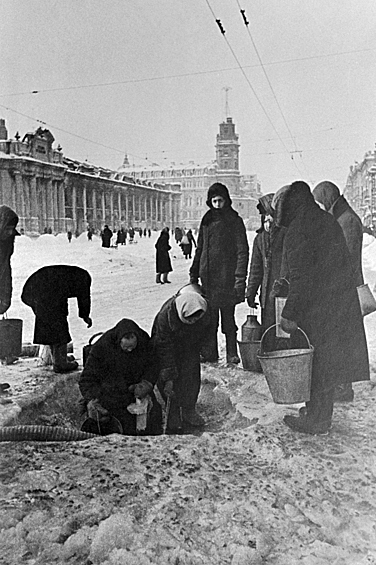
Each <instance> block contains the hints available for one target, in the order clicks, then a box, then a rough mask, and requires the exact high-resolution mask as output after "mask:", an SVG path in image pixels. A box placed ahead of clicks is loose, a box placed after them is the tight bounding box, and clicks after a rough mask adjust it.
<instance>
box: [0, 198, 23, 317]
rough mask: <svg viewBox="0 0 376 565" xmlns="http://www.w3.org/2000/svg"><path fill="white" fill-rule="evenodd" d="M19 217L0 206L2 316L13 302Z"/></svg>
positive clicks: (0, 291)
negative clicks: (14, 259)
mask: <svg viewBox="0 0 376 565" xmlns="http://www.w3.org/2000/svg"><path fill="white" fill-rule="evenodd" d="M17 223H18V216H17V214H16V212H14V211H13V210H12V209H11V208H9V207H8V206H5V205H3V206H0V314H4V313H5V312H6V311H7V310H8V308H9V307H10V304H11V301H12V268H11V264H10V258H11V256H12V254H13V250H14V238H15V237H16V235H20V234H19V233H18V231H17V230H16V226H17Z"/></svg>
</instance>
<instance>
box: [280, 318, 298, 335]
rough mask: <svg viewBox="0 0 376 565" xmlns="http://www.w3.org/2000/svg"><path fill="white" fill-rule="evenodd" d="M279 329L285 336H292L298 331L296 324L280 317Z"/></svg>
mask: <svg viewBox="0 0 376 565" xmlns="http://www.w3.org/2000/svg"><path fill="white" fill-rule="evenodd" d="M281 328H282V329H283V331H284V332H286V333H287V334H292V333H294V332H295V331H296V330H297V329H298V324H297V323H296V322H294V320H288V319H287V318H283V317H282V316H281Z"/></svg>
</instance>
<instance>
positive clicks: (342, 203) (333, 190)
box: [312, 181, 364, 402]
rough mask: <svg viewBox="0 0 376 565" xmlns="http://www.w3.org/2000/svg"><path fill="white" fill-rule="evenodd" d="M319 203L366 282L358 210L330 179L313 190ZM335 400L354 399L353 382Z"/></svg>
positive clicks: (355, 270) (341, 387)
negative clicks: (339, 234) (335, 223)
mask: <svg viewBox="0 0 376 565" xmlns="http://www.w3.org/2000/svg"><path fill="white" fill-rule="evenodd" d="M312 194H313V196H314V198H315V200H316V202H318V203H319V204H322V205H323V206H324V208H325V210H326V211H327V212H329V214H332V216H333V217H334V218H335V219H336V220H337V222H338V223H339V225H340V226H341V228H342V231H343V235H344V236H345V240H346V243H347V247H348V250H349V252H350V256H351V264H352V268H353V273H354V278H355V284H356V286H361V285H362V284H364V279H363V270H362V245H363V225H362V221H361V219H360V218H359V216H358V215H357V214H356V212H355V211H354V210H353V209H352V208H351V206H350V204H349V203H348V202H347V200H346V198H345V197H344V196H341V195H340V192H339V188H338V187H337V186H336V185H335V184H334V183H332V182H330V181H323V182H320V183H319V184H318V185H317V186H316V187H315V188H314V189H313V191H312ZM334 400H335V401H342V402H349V401H350V402H351V401H352V400H354V391H353V389H352V385H351V383H346V384H343V385H339V386H338V387H337V388H336V391H335V396H334Z"/></svg>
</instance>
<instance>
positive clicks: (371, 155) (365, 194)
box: [343, 147, 376, 231]
mask: <svg viewBox="0 0 376 565" xmlns="http://www.w3.org/2000/svg"><path fill="white" fill-rule="evenodd" d="M343 193H344V196H345V197H346V199H347V200H348V202H349V204H350V206H351V207H352V208H353V209H354V210H355V212H356V213H357V214H358V216H359V217H360V218H361V220H362V222H363V225H364V226H365V227H367V228H370V229H371V230H372V231H376V147H375V149H374V150H373V151H368V152H367V153H366V154H365V155H364V158H363V160H362V161H361V162H360V163H358V162H355V164H354V165H352V166H351V167H350V172H349V174H348V177H347V180H346V186H345V189H344V192H343Z"/></svg>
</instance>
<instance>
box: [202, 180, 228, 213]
mask: <svg viewBox="0 0 376 565" xmlns="http://www.w3.org/2000/svg"><path fill="white" fill-rule="evenodd" d="M216 196H222V198H224V200H225V206H231V204H232V200H231V198H230V194H229V191H228V188H227V186H225V185H224V184H222V183H220V182H215V183H214V184H212V185H211V186H210V187H209V190H208V196H207V200H206V204H207V206H209V208H213V205H212V199H213V198H215V197H216Z"/></svg>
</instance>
